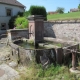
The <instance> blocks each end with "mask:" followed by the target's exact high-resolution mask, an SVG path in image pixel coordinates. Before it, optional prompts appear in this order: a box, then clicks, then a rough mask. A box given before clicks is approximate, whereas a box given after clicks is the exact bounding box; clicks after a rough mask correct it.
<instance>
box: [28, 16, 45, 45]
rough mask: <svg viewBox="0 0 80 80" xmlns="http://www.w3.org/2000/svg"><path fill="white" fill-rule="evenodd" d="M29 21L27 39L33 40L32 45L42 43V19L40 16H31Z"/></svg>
mask: <svg viewBox="0 0 80 80" xmlns="http://www.w3.org/2000/svg"><path fill="white" fill-rule="evenodd" d="M28 20H29V39H33V40H34V45H36V44H38V43H40V42H43V37H44V35H43V34H44V18H43V17H42V15H31V16H29V17H28Z"/></svg>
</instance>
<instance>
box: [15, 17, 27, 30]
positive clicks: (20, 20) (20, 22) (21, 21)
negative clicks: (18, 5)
mask: <svg viewBox="0 0 80 80" xmlns="http://www.w3.org/2000/svg"><path fill="white" fill-rule="evenodd" d="M15 26H16V29H25V28H28V20H27V19H26V18H25V17H17V18H16V20H15Z"/></svg>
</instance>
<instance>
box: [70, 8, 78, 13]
mask: <svg viewBox="0 0 80 80" xmlns="http://www.w3.org/2000/svg"><path fill="white" fill-rule="evenodd" d="M78 11H79V9H77V8H74V9H70V12H78Z"/></svg>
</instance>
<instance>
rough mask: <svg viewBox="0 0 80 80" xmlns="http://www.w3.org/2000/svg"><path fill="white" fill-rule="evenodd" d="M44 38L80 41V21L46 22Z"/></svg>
mask: <svg viewBox="0 0 80 80" xmlns="http://www.w3.org/2000/svg"><path fill="white" fill-rule="evenodd" d="M44 36H48V37H54V38H60V39H66V40H75V41H80V20H64V21H48V22H44Z"/></svg>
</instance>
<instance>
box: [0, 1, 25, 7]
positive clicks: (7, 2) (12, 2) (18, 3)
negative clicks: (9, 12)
mask: <svg viewBox="0 0 80 80" xmlns="http://www.w3.org/2000/svg"><path fill="white" fill-rule="evenodd" d="M0 3H3V4H9V5H15V6H20V7H25V6H24V5H23V4H21V3H20V2H18V1H17V0H0Z"/></svg>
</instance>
